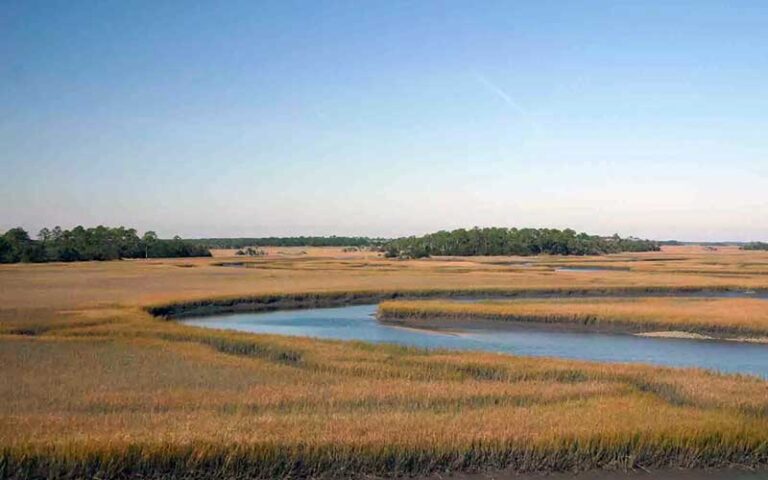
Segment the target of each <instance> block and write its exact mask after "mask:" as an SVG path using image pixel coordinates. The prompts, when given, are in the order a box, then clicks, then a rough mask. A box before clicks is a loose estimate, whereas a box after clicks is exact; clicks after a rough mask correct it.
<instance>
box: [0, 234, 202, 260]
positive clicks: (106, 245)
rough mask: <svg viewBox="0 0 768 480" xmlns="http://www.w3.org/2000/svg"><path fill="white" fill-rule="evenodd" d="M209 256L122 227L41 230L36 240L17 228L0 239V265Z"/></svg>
mask: <svg viewBox="0 0 768 480" xmlns="http://www.w3.org/2000/svg"><path fill="white" fill-rule="evenodd" d="M210 256H211V253H210V252H209V251H208V248H206V247H204V246H201V245H197V244H194V243H189V242H186V241H184V240H182V239H181V238H179V237H174V238H173V239H171V240H165V239H160V238H158V237H157V234H155V232H152V231H149V232H146V233H145V234H144V235H143V236H141V237H139V235H138V233H137V232H136V230H135V229H133V228H125V227H117V228H110V227H104V226H101V225H99V226H98V227H93V228H84V227H82V226H77V227H75V228H73V229H71V230H64V229H62V228H61V227H55V228H53V229H48V228H43V229H42V230H40V233H39V234H38V235H37V239H32V238H30V236H29V234H28V233H27V232H26V231H25V230H24V229H23V228H20V227H18V228H12V229H10V230H8V231H7V232H5V233H4V234H3V235H0V263H17V262H76V261H85V260H118V259H121V258H166V257H210Z"/></svg>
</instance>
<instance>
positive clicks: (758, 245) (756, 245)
mask: <svg viewBox="0 0 768 480" xmlns="http://www.w3.org/2000/svg"><path fill="white" fill-rule="evenodd" d="M741 248H742V250H768V243H765V242H752V243H747V244H746V245H743V246H742V247H741Z"/></svg>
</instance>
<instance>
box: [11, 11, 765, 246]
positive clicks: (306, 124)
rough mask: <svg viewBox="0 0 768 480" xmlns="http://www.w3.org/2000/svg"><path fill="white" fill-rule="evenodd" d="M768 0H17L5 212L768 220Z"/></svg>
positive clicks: (639, 223)
mask: <svg viewBox="0 0 768 480" xmlns="http://www.w3.org/2000/svg"><path fill="white" fill-rule="evenodd" d="M767 25H768V2H759V1H752V2H750V1H734V2H727V1H718V2H711V1H703V0H696V1H693V0H691V1H657V2H653V1H639V0H638V1H633V2H621V1H605V2H590V1H574V2H565V1H552V2H547V1H530V2H522V1H519V2H517V1H499V2H491V1H489V2H469V1H463V2H451V1H414V2H396V1H386V2H358V1H349V2H314V1H302V2H291V1H285V0H281V1H275V2H257V1H251V0H249V1H233V2H186V1H178V2H172V1H161V2H157V1H146V2H142V1H130V2H124V1H93V2H89V1H32V0H23V1H13V0H5V1H3V2H0V171H1V172H2V174H1V175H0V229H6V228H9V227H12V226H16V225H21V226H24V227H26V228H28V229H30V230H31V231H33V232H36V231H37V229H39V228H40V227H42V226H53V225H57V224H58V225H61V226H63V227H71V226H74V225H77V224H84V225H86V226H90V225H95V224H99V223H101V224H107V225H119V224H124V225H127V226H135V227H137V228H139V229H140V230H144V229H150V228H151V229H155V230H157V231H158V232H159V233H160V234H161V235H173V234H177V233H178V234H181V235H184V236H241V235H243V236H244V235H291V234H334V233H335V234H361V235H384V236H392V235H400V234H410V233H423V232H427V231H431V230H435V229H439V228H453V227H461V226H464V227H471V226H473V225H479V226H489V225H498V226H552V227H573V228H576V229H578V230H585V231H588V232H591V233H605V234H610V233H614V232H618V233H620V234H623V235H628V234H634V235H640V236H644V237H653V238H678V239H692V240H717V239H720V240H731V239H733V240H751V239H768V155H767V154H768V27H766V26H767Z"/></svg>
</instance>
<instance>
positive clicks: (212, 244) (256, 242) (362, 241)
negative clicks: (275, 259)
mask: <svg viewBox="0 0 768 480" xmlns="http://www.w3.org/2000/svg"><path fill="white" fill-rule="evenodd" d="M186 241H187V242H190V243H195V244H198V245H204V246H206V247H208V248H245V247H371V246H377V245H381V244H382V243H383V242H384V241H383V240H382V239H377V238H369V237H337V236H335V235H332V236H330V237H257V238H196V239H190V240H186Z"/></svg>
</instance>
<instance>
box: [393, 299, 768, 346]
mask: <svg viewBox="0 0 768 480" xmlns="http://www.w3.org/2000/svg"><path fill="white" fill-rule="evenodd" d="M379 315H380V316H381V317H382V318H384V319H407V318H415V319H423V318H435V319H446V320H448V319H472V318H482V319H488V320H499V321H507V322H525V323H545V324H563V325H566V326H571V327H577V328H585V329H596V330H597V329H611V330H623V331H629V332H649V331H658V330H674V331H683V332H693V333H703V334H707V335H714V336H718V337H724V338H729V337H737V338H742V337H766V336H768V302H766V301H765V300H760V299H744V298H739V299H735V298H589V299H572V298H571V299H547V300H530V299H522V300H512V301H484V302H478V303H461V302H452V301H448V300H399V301H387V302H382V303H381V304H380V306H379Z"/></svg>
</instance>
